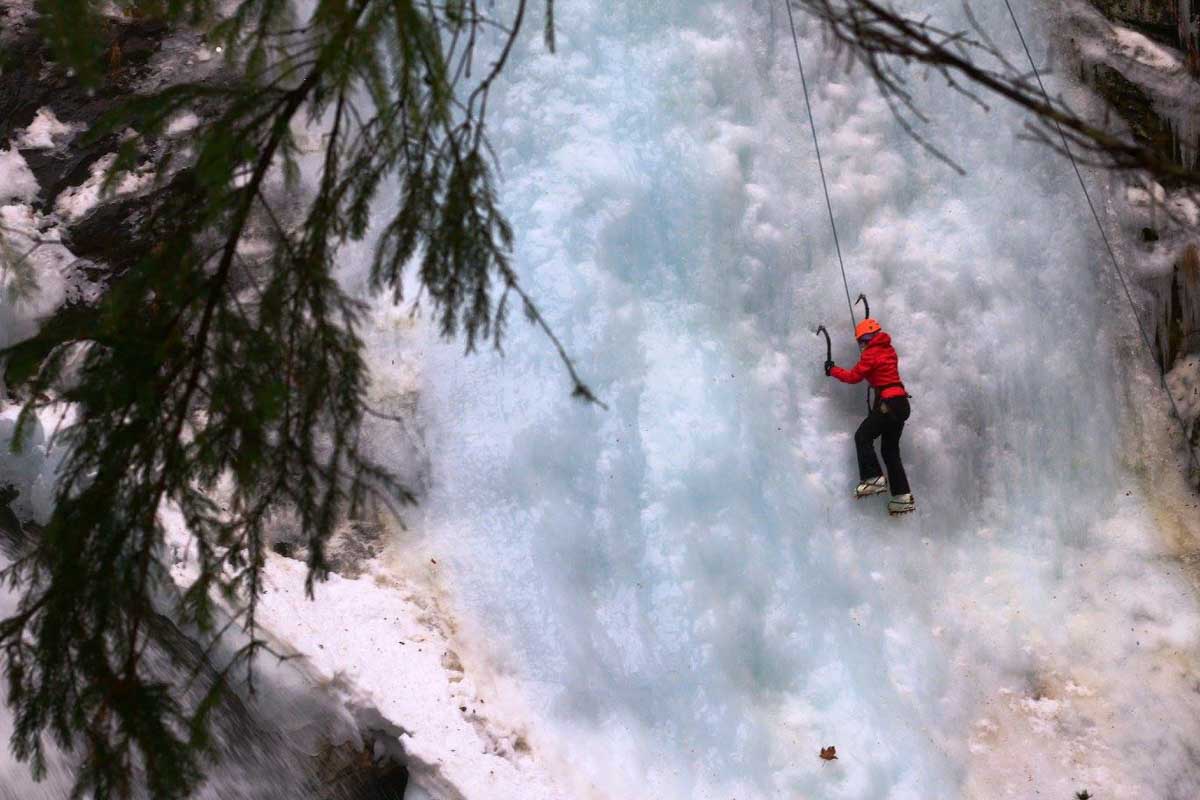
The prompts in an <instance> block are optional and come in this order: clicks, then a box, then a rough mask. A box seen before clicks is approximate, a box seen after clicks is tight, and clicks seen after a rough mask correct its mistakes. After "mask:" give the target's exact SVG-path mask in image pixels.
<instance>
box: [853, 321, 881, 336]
mask: <svg viewBox="0 0 1200 800" xmlns="http://www.w3.org/2000/svg"><path fill="white" fill-rule="evenodd" d="M881 330H883V328H881V327H879V323H878V322H876V321H875V320H873V319H871V318H870V317H867V318H866V319H864V320H863V321H862V322H860V323H858V325H856V326H854V338H855V339H861V338H862V337H864V336H866V335H868V334H871V333H879V332H880V331H881Z"/></svg>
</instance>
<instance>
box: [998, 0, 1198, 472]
mask: <svg viewBox="0 0 1200 800" xmlns="http://www.w3.org/2000/svg"><path fill="white" fill-rule="evenodd" d="M1004 5H1005V7H1006V8H1007V9H1008V15H1009V16H1010V17H1011V18H1012V22H1013V27H1014V28H1016V29H1017V36H1018V37H1019V38H1020V40H1021V47H1023V48H1024V49H1025V56H1026V58H1028V59H1029V66H1030V67H1032V68H1033V75H1034V77H1035V78H1037V82H1038V88H1040V89H1041V90H1042V96H1043V97H1044V98H1045V99H1046V105H1052V101H1051V100H1050V93H1049V92H1047V91H1046V85H1045V84H1044V83H1042V75H1041V72H1039V71H1038V68H1037V64H1035V63H1034V61H1033V54H1032V53H1031V52H1029V45H1028V44H1027V43H1026V41H1025V34H1024V33H1023V32H1022V31H1021V23H1019V22H1018V21H1017V15H1016V13H1015V12H1014V11H1013V7H1012V3H1010V2H1009V0H1004ZM1054 127H1055V128H1057V129H1058V135H1059V137H1060V138H1061V139H1062V144H1063V150H1065V151H1066V153H1067V157H1068V158H1070V159H1071V166H1072V167H1074V169H1075V177H1076V178H1078V179H1079V188H1081V189H1083V196H1084V198H1085V199H1086V200H1087V204H1088V208H1089V209H1091V211H1092V219H1094V220H1096V229H1097V230H1099V231H1100V238H1101V239H1103V240H1104V247H1105V249H1106V250H1108V257H1109V258H1110V259H1112V265H1113V269H1114V270H1115V271H1116V273H1117V277H1118V278H1119V279H1120V281H1121V288H1122V289H1123V290H1124V291H1125V299H1127V300H1128V301H1129V310H1130V311H1132V312H1133V318H1134V319H1135V320H1137V326H1138V330H1139V331H1140V332H1141V334H1142V341H1143V342H1145V344H1146V351H1147V352H1148V353H1150V358H1151V359H1153V360H1154V365H1155V366H1156V367H1158V377H1159V381H1160V382H1161V384H1162V387H1163V389H1164V390H1165V392H1166V395H1167V399H1168V400H1169V401H1171V409H1172V410H1173V411H1174V412H1175V419H1177V420H1178V421H1179V428H1180V430H1182V431H1183V443H1184V446H1185V447H1186V448H1187V451H1188V455H1189V456H1191V460H1192V465H1193V466H1194V467H1195V468H1196V469H1197V470H1200V459H1198V458H1197V456H1196V451H1195V450H1194V449H1193V448H1192V445H1191V442H1189V441H1188V431H1187V423H1186V422H1184V420H1183V415H1182V414H1180V413H1179V406H1178V404H1176V402H1175V397H1174V396H1173V395H1172V394H1171V390H1170V388H1169V387H1168V386H1167V372H1166V366H1165V365H1164V364H1162V363H1160V362H1159V360H1158V358H1157V357H1156V356H1155V355H1154V345H1152V344H1151V343H1150V335H1149V334H1148V333H1147V332H1146V325H1145V323H1143V322H1142V315H1141V314H1139V313H1138V310H1137V304H1136V303H1135V302H1134V301H1133V294H1132V293H1131V292H1130V291H1129V283H1128V282H1127V281H1126V280H1125V272H1124V270H1122V269H1121V265H1120V263H1119V262H1118V261H1117V254H1116V253H1115V252H1114V251H1113V246H1112V244H1111V243H1110V242H1109V241H1108V234H1107V233H1105V232H1104V224H1103V223H1102V222H1101V221H1100V214H1099V213H1098V212H1097V211H1096V204H1095V203H1093V202H1092V195H1091V192H1089V191H1088V188H1087V183H1086V182H1085V181H1084V180H1083V173H1082V172H1080V170H1079V163H1078V162H1077V161H1076V160H1075V154H1074V153H1072V152H1071V145H1070V144H1069V143H1068V142H1067V135H1066V134H1065V133H1063V129H1062V125H1060V124H1059V123H1058V120H1055V121H1054Z"/></svg>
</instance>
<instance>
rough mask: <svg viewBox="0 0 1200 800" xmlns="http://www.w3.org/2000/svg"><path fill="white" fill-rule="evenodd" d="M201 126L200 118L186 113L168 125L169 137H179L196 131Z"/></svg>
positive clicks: (188, 112)
mask: <svg viewBox="0 0 1200 800" xmlns="http://www.w3.org/2000/svg"><path fill="white" fill-rule="evenodd" d="M199 124H200V118H199V117H197V116H196V115H195V114H193V113H192V112H190V111H186V112H184V113H182V114H179V115H178V116H176V117H174V118H173V119H172V120H171V123H170V124H169V125H167V136H179V135H181V134H184V133H188V132H190V131H193V130H195V129H196V127H197V126H198V125H199Z"/></svg>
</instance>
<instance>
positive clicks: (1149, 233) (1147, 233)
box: [1142, 228, 1158, 242]
mask: <svg viewBox="0 0 1200 800" xmlns="http://www.w3.org/2000/svg"><path fill="white" fill-rule="evenodd" d="M1142 241H1143V242H1157V241H1158V231H1156V230H1154V228H1142Z"/></svg>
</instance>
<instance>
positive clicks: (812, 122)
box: [783, 0, 858, 330]
mask: <svg viewBox="0 0 1200 800" xmlns="http://www.w3.org/2000/svg"><path fill="white" fill-rule="evenodd" d="M783 5H784V7H785V8H787V15H788V25H790V26H791V29H792V46H793V47H795V48H796V65H797V66H799V67H800V86H801V88H803V89H804V107H805V108H807V109H808V124H809V128H810V129H811V130H812V138H813V147H814V148H815V149H816V151H817V169H818V170H820V172H821V188H822V189H824V191H825V208H827V209H828V210H829V227H830V228H831V229H832V230H833V247H834V249H835V250H836V251H837V258H838V266H839V267H840V268H841V270H842V286H843V288H845V290H846V307H847V308H848V309H850V329H851V330H853V329H854V326H855V325H856V324H858V320H857V319H856V318H855V316H854V303H852V302H851V301H850V284H849V282H847V280H846V262H844V261H843V260H842V245H841V242H840V241H838V232H837V222H836V221H835V220H834V217H833V203H832V202H831V201H830V199H829V184H828V183H827V182H826V180H825V164H824V162H823V161H822V160H821V143H820V142H819V141H817V120H816V117H814V116H813V110H812V101H810V100H809V98H808V81H807V80H805V78H804V61H803V60H802V59H801V58H800V40H799V38H798V37H797V36H796V20H795V18H794V17H793V16H792V3H791V0H783Z"/></svg>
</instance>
